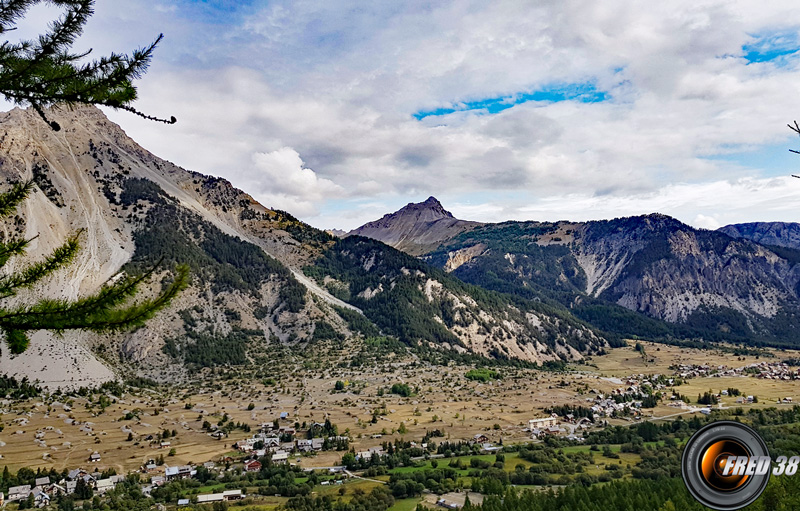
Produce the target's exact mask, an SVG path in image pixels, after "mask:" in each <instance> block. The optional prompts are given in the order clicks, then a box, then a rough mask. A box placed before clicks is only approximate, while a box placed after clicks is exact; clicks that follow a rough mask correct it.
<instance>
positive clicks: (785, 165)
mask: <svg viewBox="0 0 800 511" xmlns="http://www.w3.org/2000/svg"><path fill="white" fill-rule="evenodd" d="M789 149H797V150H800V142H798V140H797V137H792V138H791V139H790V140H789V141H788V142H781V143H777V144H764V145H759V146H755V147H742V148H741V149H740V150H738V151H737V150H735V149H733V150H731V151H730V152H728V153H726V154H716V155H712V156H708V157H706V159H709V160H721V161H728V162H731V163H734V164H736V165H740V166H741V167H744V168H747V169H753V170H756V171H760V172H759V174H760V176H761V177H776V176H788V175H789V174H800V156H799V155H796V154H794V153H791V152H789Z"/></svg>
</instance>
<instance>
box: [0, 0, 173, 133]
mask: <svg viewBox="0 0 800 511" xmlns="http://www.w3.org/2000/svg"><path fill="white" fill-rule="evenodd" d="M38 3H50V4H54V5H57V6H58V7H61V8H63V9H65V10H66V12H65V13H64V15H63V16H61V17H60V18H59V19H57V20H55V21H53V22H52V23H51V24H50V26H49V28H48V30H47V32H46V33H45V34H42V35H40V36H39V37H38V38H37V39H36V40H24V41H19V42H17V43H12V42H10V41H8V40H7V41H5V42H4V43H2V45H0V94H2V95H3V96H5V98H6V99H7V100H8V101H11V102H13V103H15V104H17V105H21V106H27V105H30V106H31V107H33V109H34V110H35V111H36V112H37V113H38V114H39V115H40V116H41V117H42V119H44V120H45V122H47V123H48V124H49V125H50V127H51V128H53V129H54V130H55V131H58V130H59V129H61V127H60V126H59V125H58V123H56V122H55V121H49V120H48V119H47V116H46V115H45V112H44V108H46V107H49V106H53V105H58V104H66V105H78V104H85V105H105V106H108V107H111V108H115V109H123V110H127V111H129V112H132V113H134V114H136V115H139V116H141V117H144V118H146V119H150V120H155V121H160V122H165V123H167V124H173V123H175V122H176V119H175V118H174V117H170V119H158V118H155V117H151V116H149V115H145V114H143V113H141V112H139V111H138V110H136V109H135V108H133V107H132V106H130V104H131V103H132V102H133V101H134V100H135V99H136V87H135V86H134V85H133V80H135V79H137V78H140V77H141V76H142V74H144V72H145V71H146V70H147V66H148V64H149V63H150V59H151V58H152V55H153V51H154V50H155V47H156V45H157V44H158V43H159V42H160V41H161V39H162V37H163V34H160V35H159V36H158V37H157V38H156V40H155V41H154V42H153V43H152V44H150V45H148V46H146V47H144V48H140V49H137V50H135V51H133V52H132V53H131V54H130V55H126V54H118V53H111V55H109V56H104V57H100V58H99V59H97V60H92V61H89V62H84V60H85V57H87V56H88V55H89V53H90V52H91V50H89V51H86V52H75V51H74V50H72V45H73V43H74V42H75V40H76V39H77V38H78V37H79V36H80V35H81V33H82V32H83V27H84V25H85V24H86V22H87V21H88V19H89V17H90V16H91V15H92V14H93V12H94V10H93V6H94V0H0V33H6V34H7V33H8V32H11V31H13V30H14V29H15V28H16V23H17V21H18V20H19V19H21V18H22V17H24V15H25V13H26V12H27V11H28V9H30V8H31V7H32V6H34V5H35V4H38Z"/></svg>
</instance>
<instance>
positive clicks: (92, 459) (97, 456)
mask: <svg viewBox="0 0 800 511" xmlns="http://www.w3.org/2000/svg"><path fill="white" fill-rule="evenodd" d="M98 461H100V453H99V452H97V451H94V452H93V453H92V454H91V455H90V456H89V462H90V463H97V462H98Z"/></svg>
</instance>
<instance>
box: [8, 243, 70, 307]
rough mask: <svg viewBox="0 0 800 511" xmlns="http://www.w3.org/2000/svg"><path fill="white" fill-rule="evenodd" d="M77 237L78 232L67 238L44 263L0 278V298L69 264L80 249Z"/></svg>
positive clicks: (30, 284)
mask: <svg viewBox="0 0 800 511" xmlns="http://www.w3.org/2000/svg"><path fill="white" fill-rule="evenodd" d="M79 235H80V232H78V233H77V234H75V236H73V237H71V238H69V239H68V240H67V241H66V243H64V244H63V245H61V246H60V247H58V248H57V249H55V250H54V251H53V253H52V254H51V255H50V256H48V257H47V258H46V259H45V260H44V261H42V262H39V263H34V264H32V265H30V266H28V267H27V268H25V269H23V270H21V271H18V272H15V273H14V274H12V275H8V276H4V277H0V298H7V297H9V296H13V295H15V294H16V292H17V290H18V289H20V288H25V287H30V286H32V285H33V284H35V283H36V282H38V281H40V280H41V279H43V278H44V277H46V276H48V275H50V274H51V273H53V272H54V271H55V270H57V269H59V268H62V267H64V266H66V265H68V264H69V263H71V262H72V260H73V259H74V258H75V255H76V254H77V253H78V249H79V248H80V245H79V244H78V236H79Z"/></svg>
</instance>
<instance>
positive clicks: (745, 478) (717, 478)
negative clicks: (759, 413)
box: [681, 421, 772, 511]
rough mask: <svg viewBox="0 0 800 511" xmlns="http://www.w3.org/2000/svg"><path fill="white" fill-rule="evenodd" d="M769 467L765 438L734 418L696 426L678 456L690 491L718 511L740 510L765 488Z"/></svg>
mask: <svg viewBox="0 0 800 511" xmlns="http://www.w3.org/2000/svg"><path fill="white" fill-rule="evenodd" d="M771 468H772V463H771V461H770V459H769V452H768V451H767V446H766V444H765V443H764V440H762V439H761V437H760V436H759V435H758V433H756V432H755V431H753V430H752V429H751V428H749V427H748V426H745V425H743V424H740V423H738V422H733V421H719V422H713V423H711V424H709V425H707V426H705V427H703V428H701V429H699V430H698V431H697V432H696V433H695V434H694V435H692V437H691V438H690V439H689V442H688V443H687V444H686V448H685V449H684V450H683V457H682V458H681V469H682V470H681V471H682V475H683V481H684V482H685V483H686V487H687V488H688V489H689V492H690V493H691V494H692V496H693V497H694V498H696V499H697V500H698V501H699V502H700V503H701V504H703V505H706V506H708V507H710V508H711V509H718V510H720V511H729V510H734V509H740V508H743V507H745V506H746V505H748V504H750V503H751V502H753V501H754V500H756V499H757V498H758V497H759V496H760V495H761V493H762V492H763V491H764V488H766V487H767V482H768V481H769V476H770V472H771Z"/></svg>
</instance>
